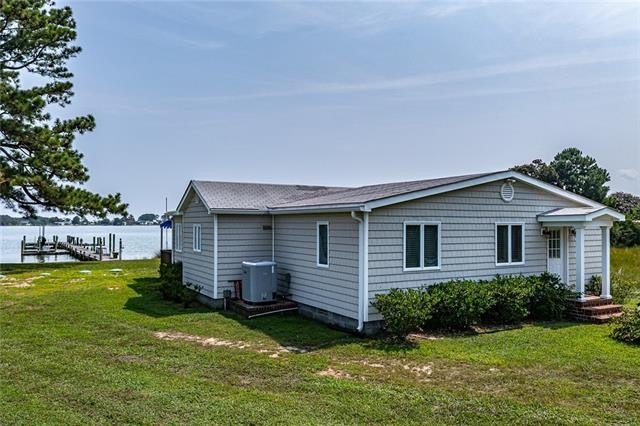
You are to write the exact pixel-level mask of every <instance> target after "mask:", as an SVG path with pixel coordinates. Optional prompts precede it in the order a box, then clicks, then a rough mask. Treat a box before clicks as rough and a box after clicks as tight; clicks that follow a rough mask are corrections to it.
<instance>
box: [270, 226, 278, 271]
mask: <svg viewBox="0 0 640 426" xmlns="http://www.w3.org/2000/svg"><path fill="white" fill-rule="evenodd" d="M271 262H273V263H276V217H275V216H274V215H271ZM274 272H275V266H271V273H272V274H273V273H274ZM276 278H277V277H276Z"/></svg>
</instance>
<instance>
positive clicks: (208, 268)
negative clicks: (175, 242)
mask: <svg viewBox="0 0 640 426" xmlns="http://www.w3.org/2000/svg"><path fill="white" fill-rule="evenodd" d="M186 201H187V204H186V208H185V209H184V212H183V215H182V255H181V256H180V257H181V259H182V282H183V283H192V284H199V285H201V286H202V291H201V293H202V294H204V295H206V296H209V297H213V277H214V269H213V262H214V253H213V216H212V215H210V214H209V213H208V212H207V209H206V208H205V206H204V204H203V202H202V200H200V199H199V198H198V197H197V196H196V195H195V194H193V193H192V194H190V195H189V197H188V199H187V200H186ZM196 224H200V226H201V248H202V251H201V252H195V251H193V225H196Z"/></svg>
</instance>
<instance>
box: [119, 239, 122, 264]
mask: <svg viewBox="0 0 640 426" xmlns="http://www.w3.org/2000/svg"><path fill="white" fill-rule="evenodd" d="M118 259H120V260H122V238H120V245H119V248H118Z"/></svg>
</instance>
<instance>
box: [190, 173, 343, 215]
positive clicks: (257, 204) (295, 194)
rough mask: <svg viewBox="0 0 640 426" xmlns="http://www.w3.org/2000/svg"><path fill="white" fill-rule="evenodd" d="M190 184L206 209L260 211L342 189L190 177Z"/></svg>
mask: <svg viewBox="0 0 640 426" xmlns="http://www.w3.org/2000/svg"><path fill="white" fill-rule="evenodd" d="M191 183H192V184H193V186H194V187H195V189H196V191H197V192H198V193H199V194H200V196H201V197H202V199H203V201H204V202H205V204H207V206H208V207H209V208H210V209H238V210H263V209H266V208H268V207H271V206H274V205H280V204H285V203H288V202H293V201H296V200H299V199H301V198H308V197H315V196H322V195H326V194H328V193H330V192H332V191H340V190H344V189H345V188H338V187H326V186H309V185H275V184H267V183H241V182H212V181H202V180H194V181H192V182H191Z"/></svg>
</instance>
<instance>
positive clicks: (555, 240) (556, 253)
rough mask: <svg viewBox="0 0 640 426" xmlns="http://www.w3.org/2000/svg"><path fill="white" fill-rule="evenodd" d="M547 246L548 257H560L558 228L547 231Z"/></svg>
mask: <svg viewBox="0 0 640 426" xmlns="http://www.w3.org/2000/svg"><path fill="white" fill-rule="evenodd" d="M547 247H548V250H549V254H548V257H549V259H560V258H562V255H561V254H560V230H559V229H552V230H550V231H549V239H548V240H547Z"/></svg>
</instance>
